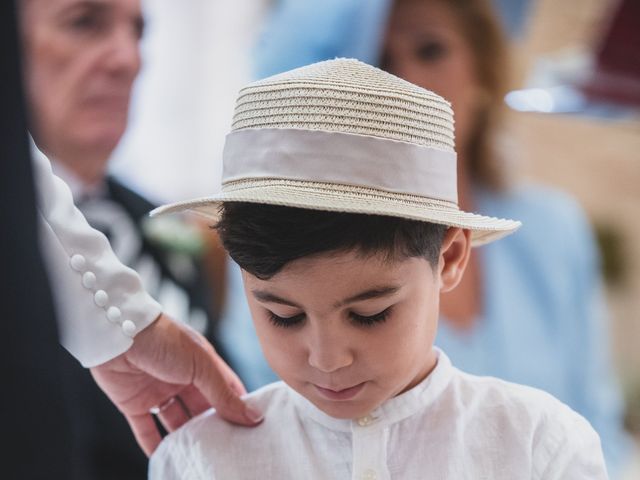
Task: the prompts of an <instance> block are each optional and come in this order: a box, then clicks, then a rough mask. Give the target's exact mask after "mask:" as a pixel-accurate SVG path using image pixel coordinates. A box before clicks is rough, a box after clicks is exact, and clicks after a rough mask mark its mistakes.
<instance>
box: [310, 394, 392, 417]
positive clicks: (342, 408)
mask: <svg viewBox="0 0 640 480" xmlns="http://www.w3.org/2000/svg"><path fill="white" fill-rule="evenodd" d="M306 398H307V400H309V401H310V402H311V403H313V404H314V405H315V406H316V407H317V408H318V409H319V410H321V411H322V412H324V413H326V414H327V415H329V416H330V417H333V418H338V419H342V420H355V419H358V418H361V417H364V416H367V415H369V414H370V413H371V412H372V411H373V410H375V409H376V408H377V407H379V406H380V404H381V403H382V402H377V403H374V402H371V401H370V400H369V401H367V400H357V399H353V400H347V401H331V400H326V399H323V398H318V397H315V396H314V397H313V398H309V397H308V396H307V397H306Z"/></svg>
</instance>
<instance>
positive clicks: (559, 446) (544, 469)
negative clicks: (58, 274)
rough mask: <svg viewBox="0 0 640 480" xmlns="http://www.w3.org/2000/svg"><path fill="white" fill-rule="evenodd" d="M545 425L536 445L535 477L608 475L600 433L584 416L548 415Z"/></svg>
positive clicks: (558, 479) (580, 479)
mask: <svg viewBox="0 0 640 480" xmlns="http://www.w3.org/2000/svg"><path fill="white" fill-rule="evenodd" d="M567 410H568V409H567ZM568 419H571V420H570V421H567V420H568ZM542 428H543V431H542V432H540V437H539V438H540V445H537V446H534V454H533V465H534V475H533V478H534V479H535V480H538V479H539V480H607V479H608V478H609V476H608V474H607V468H606V466H605V462H604V457H603V455H602V448H601V445H600V437H598V434H597V433H596V432H595V431H594V430H593V428H592V427H591V425H590V424H589V422H587V421H586V420H585V419H584V418H582V417H581V416H579V415H577V414H575V413H573V412H572V414H571V415H568V416H567V415H562V416H561V417H560V416H558V417H556V418H553V419H548V420H547V421H546V425H544V426H543V427H542Z"/></svg>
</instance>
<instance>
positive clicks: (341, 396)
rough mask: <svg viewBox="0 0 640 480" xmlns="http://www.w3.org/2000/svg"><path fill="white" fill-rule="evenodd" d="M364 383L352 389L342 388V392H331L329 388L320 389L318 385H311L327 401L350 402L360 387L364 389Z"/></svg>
mask: <svg viewBox="0 0 640 480" xmlns="http://www.w3.org/2000/svg"><path fill="white" fill-rule="evenodd" d="M365 383H366V382H362V383H359V384H357V385H354V386H353V387H348V388H344V389H342V390H333V389H331V388H325V387H321V386H319V385H315V384H314V385H313V386H314V387H316V390H317V391H318V392H319V393H320V394H321V395H322V396H323V397H325V398H327V399H329V400H351V399H352V398H353V397H355V396H356V395H357V394H358V393H360V390H362V387H364V385H365Z"/></svg>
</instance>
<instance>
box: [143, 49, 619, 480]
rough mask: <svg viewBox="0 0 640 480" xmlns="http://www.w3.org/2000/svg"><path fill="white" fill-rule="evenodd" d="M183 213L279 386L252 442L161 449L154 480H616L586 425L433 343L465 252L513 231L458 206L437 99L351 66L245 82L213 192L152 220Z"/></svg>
mask: <svg viewBox="0 0 640 480" xmlns="http://www.w3.org/2000/svg"><path fill="white" fill-rule="evenodd" d="M185 210H188V211H192V212H195V213H199V214H202V215H205V216H208V217H210V218H212V219H215V220H216V221H217V229H218V231H219V233H220V235H221V237H222V240H223V242H224V245H225V248H226V249H227V250H228V252H229V254H230V255H231V257H232V258H233V259H234V260H235V261H236V262H237V263H238V264H239V265H240V267H241V268H242V270H243V279H244V283H245V292H246V295H247V298H248V301H249V306H250V309H251V313H252V316H253V320H254V324H255V328H256V331H257V333H258V337H259V339H260V342H261V345H262V348H263V350H264V353H265V356H266V358H267V360H268V361H269V363H270V365H271V367H272V368H273V369H274V371H275V372H276V373H277V374H278V375H279V376H280V377H281V378H282V380H283V382H279V383H275V384H272V385H269V386H267V387H265V388H263V389H260V390H258V391H256V392H254V393H253V394H251V395H250V396H249V399H250V400H249V401H250V402H251V403H252V404H253V405H254V406H256V407H257V408H258V409H260V410H262V411H263V412H264V414H265V420H264V422H263V423H262V424H261V425H260V426H259V427H257V428H255V429H243V428H241V427H237V426H233V425H230V424H227V423H225V422H224V421H222V420H221V419H220V418H219V417H218V416H217V415H216V414H215V412H213V411H210V412H208V413H206V414H204V415H202V416H200V417H198V418H196V419H194V420H192V421H191V422H189V423H188V424H187V425H186V426H185V427H184V428H182V429H180V430H178V431H177V432H175V433H173V434H171V435H170V436H169V437H167V438H166V439H165V440H164V441H163V443H162V445H161V446H160V448H159V449H158V451H157V452H156V453H155V454H154V456H153V457H152V459H151V466H150V478H162V479H173V478H225V479H226V478H234V479H240V478H246V479H250V478H274V479H275V478H277V479H284V478H296V479H298V478H305V479H313V478H318V479H340V478H354V479H389V478H408V479H415V478H436V479H459V478H490V479H510V480H512V479H519V478H522V479H524V478H527V479H529V478H545V479H555V478H558V479H560V478H562V479H587V478H589V479H593V478H597V479H600V478H607V477H606V471H605V467H604V461H603V459H602V453H601V450H600V442H599V439H598V436H597V434H596V433H595V432H594V431H593V429H592V428H591V427H590V425H589V424H588V423H587V422H586V421H585V420H584V419H583V418H582V417H580V416H579V415H578V414H576V413H575V412H573V411H572V410H570V409H569V408H568V407H566V406H564V405H563V404H561V403H560V402H558V401H557V400H555V399H554V398H553V397H551V396H549V395H547V394H545V393H543V392H540V391H537V390H535V389H532V388H528V387H523V386H518V385H514V384H509V383H506V382H503V381H500V380H497V379H493V378H481V377H474V376H471V375H466V374H464V373H462V372H460V371H459V370H457V369H455V368H454V367H453V366H452V365H451V363H450V362H449V360H448V359H447V357H446V355H445V353H444V352H442V351H439V350H438V349H437V348H435V347H433V340H434V338H435V332H436V323H437V318H438V301H439V294H440V293H441V292H444V291H447V290H450V289H452V288H454V287H455V286H456V285H457V283H458V282H459V280H460V278H461V276H462V274H463V272H464V269H465V266H466V264H467V261H468V258H469V251H470V248H471V244H472V243H473V244H476V245H477V244H481V243H486V242H489V241H492V240H495V239H497V238H499V237H501V236H503V235H506V234H509V233H511V232H513V231H515V230H516V229H517V228H518V227H519V222H515V221H511V220H503V219H495V218H488V217H482V216H479V215H474V214H470V213H466V212H462V211H460V210H459V209H458V207H457V194H456V162H455V152H454V149H453V119H452V112H451V109H450V107H449V105H448V103H447V102H446V101H444V100H443V99H442V98H440V97H438V96H437V95H435V94H433V93H431V92H428V91H426V90H423V89H421V88H419V87H416V86H414V85H412V84H410V83H408V82H405V81H403V80H400V79H399V78H397V77H394V76H392V75H390V74H387V73H384V72H382V71H380V70H378V69H375V68H373V67H370V66H368V65H365V64H362V63H360V62H357V61H354V60H344V59H340V60H332V61H328V62H321V63H318V64H315V65H311V66H308V67H304V68H301V69H296V70H293V71H291V72H287V73H284V74H281V75H277V76H275V77H271V78H268V79H265V80H262V81H259V82H256V83H254V84H251V85H249V86H248V87H246V88H245V89H243V90H242V91H241V93H240V96H239V99H238V102H237V106H236V113H235V117H234V123H233V132H232V133H231V134H230V135H229V136H228V137H227V142H226V145H225V152H224V174H223V189H222V193H220V194H219V195H216V196H213V197H209V198H204V199H198V200H192V201H187V202H181V203H178V204H174V205H170V206H166V207H162V208H161V209H159V210H157V211H156V212H154V213H155V214H159V213H168V212H174V211H185Z"/></svg>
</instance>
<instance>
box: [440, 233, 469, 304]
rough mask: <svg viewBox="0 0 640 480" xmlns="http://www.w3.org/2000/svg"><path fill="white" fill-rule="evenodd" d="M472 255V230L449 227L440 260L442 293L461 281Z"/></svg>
mask: <svg viewBox="0 0 640 480" xmlns="http://www.w3.org/2000/svg"><path fill="white" fill-rule="evenodd" d="M470 255H471V231H470V230H463V229H462V228H454V227H451V228H449V230H447V233H446V234H445V236H444V240H443V242H442V248H441V249H440V259H439V261H438V269H439V272H440V292H441V293H444V292H448V291H450V290H453V289H454V288H455V287H456V285H458V283H460V279H461V278H462V274H463V273H464V270H465V268H466V267H467V263H468V262H469V257H470Z"/></svg>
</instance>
